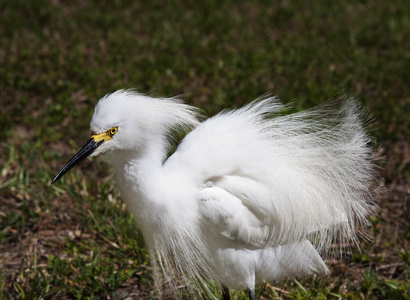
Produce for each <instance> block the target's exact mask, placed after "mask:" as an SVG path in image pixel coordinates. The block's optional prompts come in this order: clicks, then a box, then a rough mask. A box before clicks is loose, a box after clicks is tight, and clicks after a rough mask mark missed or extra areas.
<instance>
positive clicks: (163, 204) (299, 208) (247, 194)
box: [53, 90, 374, 299]
mask: <svg viewBox="0 0 410 300" xmlns="http://www.w3.org/2000/svg"><path fill="white" fill-rule="evenodd" d="M341 102H342V103H341V105H340V108H339V109H337V110H335V109H332V108H331V105H322V106H320V107H318V108H316V109H311V110H307V111H302V112H298V113H294V114H285V113H284V110H286V108H287V107H286V106H284V105H282V104H281V103H280V102H279V100H277V99H276V98H275V97H265V98H260V99H257V100H255V101H254V102H251V103H250V104H248V105H246V106H245V107H242V108H240V109H237V110H230V111H223V112H221V113H219V114H218V115H216V116H214V117H212V118H209V119H207V120H205V121H203V122H200V121H199V120H198V116H199V111H198V110H197V109H196V108H194V107H191V106H188V105H186V104H183V103H181V102H180V101H179V100H178V99H175V98H170V99H165V98H151V97H148V96H144V95H141V94H138V93H137V92H135V91H132V90H119V91H117V92H115V93H113V94H110V95H106V96H105V97H104V98H102V99H101V100H100V101H99V102H98V104H97V105H96V107H95V111H94V114H93V116H92V119H91V123H90V127H91V131H92V136H91V139H90V140H89V141H88V143H87V144H86V145H85V146H84V147H83V148H82V149H81V150H80V151H79V152H78V153H77V154H76V155H75V156H74V157H73V158H72V159H71V160H70V161H69V162H68V163H67V164H66V165H65V166H64V167H63V168H62V169H61V171H60V172H59V173H58V175H57V176H56V177H55V178H54V180H53V183H54V182H55V181H57V180H58V179H59V178H61V177H62V176H63V175H64V174H65V173H67V172H68V171H69V170H70V169H71V168H72V167H73V166H74V165H75V164H77V163H78V162H79V161H81V160H82V159H84V158H85V157H87V156H89V155H90V156H94V155H97V154H100V153H103V152H109V153H110V154H111V155H110V158H111V164H112V165H113V166H114V168H115V179H116V182H117V185H118V187H119V190H120V192H121V195H122V197H123V199H124V200H125V201H126V203H127V206H128V208H129V210H130V211H131V212H132V214H133V216H134V218H135V220H136V222H137V223H138V225H139V226H140V228H141V231H142V233H143V236H144V239H145V241H146V244H147V247H148V249H149V253H150V257H151V261H152V264H153V266H154V271H155V272H156V275H157V276H156V278H157V279H158V272H159V271H158V270H159V269H162V271H163V275H164V276H166V278H167V279H168V280H169V281H170V282H174V280H175V278H176V279H178V280H183V281H184V282H186V283H187V285H188V286H191V288H192V289H195V290H198V289H199V288H205V289H207V288H208V286H209V285H208V283H209V282H214V283H217V284H220V285H221V286H222V288H223V298H224V299H229V298H230V295H229V288H233V289H247V290H248V291H249V298H250V299H255V292H254V288H255V284H256V283H258V282H261V281H263V280H267V281H275V280H279V279H282V278H285V277H291V276H296V275H304V274H310V273H327V272H328V268H327V267H326V264H325V263H324V261H323V259H322V258H321V254H322V255H324V254H326V252H327V250H328V249H329V247H328V245H329V243H330V241H331V240H333V239H334V238H343V239H350V240H354V241H355V240H356V231H357V230H356V227H357V226H358V225H360V224H366V219H367V217H368V216H369V214H370V213H371V210H372V209H371V208H372V203H373V201H372V188H371V187H370V181H371V180H372V179H373V174H374V172H373V170H374V168H373V163H372V159H371V153H372V150H371V148H370V146H369V144H370V143H369V142H370V138H369V137H368V135H367V134H366V133H365V131H364V128H363V127H364V125H363V114H362V112H361V111H360V109H359V108H358V106H357V105H356V103H355V101H354V100H353V99H348V98H346V99H345V100H344V101H341ZM188 129H193V130H192V131H190V132H189V133H188V134H187V135H186V136H185V138H184V139H183V140H182V142H181V143H180V144H179V145H178V147H177V149H176V150H175V152H174V153H173V154H172V155H170V156H169V157H167V156H168V153H169V150H170V147H171V145H172V141H171V140H172V137H175V134H176V133H178V132H180V131H181V130H188ZM157 286H158V281H157Z"/></svg>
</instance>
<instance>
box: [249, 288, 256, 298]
mask: <svg viewBox="0 0 410 300" xmlns="http://www.w3.org/2000/svg"><path fill="white" fill-rule="evenodd" d="M248 295H249V300H255V289H254V288H253V289H248Z"/></svg>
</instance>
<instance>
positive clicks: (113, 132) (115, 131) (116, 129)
mask: <svg viewBox="0 0 410 300" xmlns="http://www.w3.org/2000/svg"><path fill="white" fill-rule="evenodd" d="M117 131H118V128H117V127H113V128H111V129H110V135H111V136H113V135H114V134H116V133H117Z"/></svg>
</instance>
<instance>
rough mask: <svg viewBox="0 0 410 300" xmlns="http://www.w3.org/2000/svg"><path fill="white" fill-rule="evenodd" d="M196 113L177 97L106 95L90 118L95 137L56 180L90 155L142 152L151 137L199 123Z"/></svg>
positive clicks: (127, 92) (126, 92)
mask: <svg viewBox="0 0 410 300" xmlns="http://www.w3.org/2000/svg"><path fill="white" fill-rule="evenodd" d="M196 116H197V112H196V111H195V109H194V108H192V107H190V106H188V105H185V104H182V103H180V101H178V100H177V99H163V98H162V99H154V98H151V97H148V96H144V95H141V94H138V93H136V92H135V91H132V90H119V91H117V92H115V93H112V94H109V95H106V96H105V97H103V98H102V99H100V101H99V102H98V103H97V105H96V106H95V109H94V114H93V116H92V118H91V122H90V129H91V132H92V134H91V138H90V139H89V140H88V142H87V143H86V144H85V145H84V147H83V148H82V149H81V150H80V151H79V152H78V153H77V154H76V155H74V156H73V158H72V159H71V160H70V161H69V162H68V163H67V164H66V165H65V166H64V167H63V168H62V169H61V170H60V171H59V173H58V174H57V176H56V177H55V178H54V179H53V181H52V183H54V182H56V181H57V180H59V179H60V178H61V177H62V176H64V174H66V173H67V172H68V171H69V170H70V169H71V168H73V167H74V166H75V165H77V164H78V163H79V162H80V161H82V160H83V159H85V158H86V157H87V156H96V155H98V154H100V153H104V152H107V151H115V150H121V151H133V152H134V153H137V154H138V153H139V152H140V151H141V150H142V149H143V148H144V145H146V144H147V143H149V141H150V140H153V139H155V138H156V137H162V136H163V135H164V134H165V133H166V132H167V131H168V130H169V129H172V128H175V127H176V128H177V127H181V126H182V127H195V126H196V125H197V124H198V120H197V118H196Z"/></svg>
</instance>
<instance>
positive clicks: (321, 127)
mask: <svg viewBox="0 0 410 300" xmlns="http://www.w3.org/2000/svg"><path fill="white" fill-rule="evenodd" d="M284 109H286V107H284V106H283V105H281V104H280V103H279V102H278V101H277V100H276V99H275V98H266V99H259V100H258V101H255V102H252V103H250V104H249V105H247V106H245V107H244V108H241V109H238V110H234V111H227V112H222V113H220V114H219V115H217V116H215V117H213V118H210V119H208V120H207V121H205V122H203V123H202V124H201V125H199V126H198V127H197V128H196V129H195V130H193V131H192V132H190V133H189V134H188V135H187V136H186V137H185V139H184V140H183V141H182V143H181V144H180V145H179V147H178V149H177V150H176V152H175V153H174V154H173V155H172V156H171V157H170V158H169V159H168V160H167V161H166V163H165V165H164V166H165V167H166V168H169V169H173V170H178V172H181V173H183V174H186V176H188V177H189V180H190V182H193V184H194V185H196V186H197V189H198V195H199V196H198V197H197V198H196V201H198V202H199V212H200V214H201V216H202V218H203V219H204V221H205V222H208V224H209V225H210V226H216V228H217V230H218V231H219V232H220V234H222V235H224V236H226V237H228V238H230V239H236V240H240V241H242V242H245V243H250V244H253V245H256V246H259V245H262V244H264V245H267V244H268V245H271V246H274V245H279V244H287V243H291V242H295V241H300V240H302V239H305V238H306V237H307V236H309V235H311V234H314V233H317V234H318V235H317V237H318V238H319V239H322V238H329V239H331V238H332V236H335V235H336V233H338V235H346V236H347V237H351V238H354V232H355V230H354V227H355V220H358V221H359V222H366V216H367V215H368V213H369V211H370V210H369V206H370V202H371V201H370V200H371V199H370V197H369V195H370V188H369V186H368V184H367V182H368V181H369V180H370V179H371V178H372V165H371V162H370V153H371V149H370V148H369V146H368V142H369V139H368V137H367V135H366V134H365V133H364V130H363V125H362V120H361V114H360V111H359V110H358V108H357V106H356V105H355V104H354V102H353V101H349V100H346V101H345V102H343V103H342V105H341V108H340V109H339V110H333V109H330V108H328V107H322V108H320V109H316V110H308V111H304V112H299V113H294V114H284V113H283V111H284ZM339 233H341V234H339ZM319 243H321V242H320V241H319Z"/></svg>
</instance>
